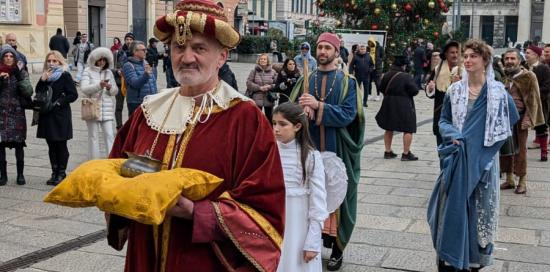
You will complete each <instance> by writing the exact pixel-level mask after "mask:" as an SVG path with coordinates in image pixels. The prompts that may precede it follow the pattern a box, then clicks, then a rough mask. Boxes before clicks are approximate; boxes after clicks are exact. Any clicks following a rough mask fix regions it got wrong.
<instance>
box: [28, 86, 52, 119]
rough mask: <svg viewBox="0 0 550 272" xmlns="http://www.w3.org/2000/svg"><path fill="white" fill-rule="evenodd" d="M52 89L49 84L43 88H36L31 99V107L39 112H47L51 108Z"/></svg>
mask: <svg viewBox="0 0 550 272" xmlns="http://www.w3.org/2000/svg"><path fill="white" fill-rule="evenodd" d="M52 95H53V89H52V86H50V84H47V85H46V88H44V89H37V90H36V94H35V95H34V99H33V102H32V103H33V109H34V110H36V111H38V112H40V113H47V112H50V111H51V110H52V109H53V103H52Z"/></svg>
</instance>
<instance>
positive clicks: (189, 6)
mask: <svg viewBox="0 0 550 272" xmlns="http://www.w3.org/2000/svg"><path fill="white" fill-rule="evenodd" d="M176 9H177V10H184V11H186V10H192V11H195V12H204V13H213V14H215V15H216V16H217V17H220V18H221V19H223V20H225V21H226V22H227V16H225V12H224V11H223V10H220V9H218V8H213V7H205V6H203V5H197V4H192V3H181V2H180V3H179V4H177V5H176Z"/></svg>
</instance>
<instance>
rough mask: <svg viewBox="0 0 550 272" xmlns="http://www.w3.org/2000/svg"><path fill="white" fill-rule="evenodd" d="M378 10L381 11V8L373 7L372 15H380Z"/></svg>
mask: <svg viewBox="0 0 550 272" xmlns="http://www.w3.org/2000/svg"><path fill="white" fill-rule="evenodd" d="M380 12H382V10H380V8H375V9H374V15H376V16H378V15H380Z"/></svg>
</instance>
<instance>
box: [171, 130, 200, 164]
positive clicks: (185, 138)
mask: <svg viewBox="0 0 550 272" xmlns="http://www.w3.org/2000/svg"><path fill="white" fill-rule="evenodd" d="M195 125H196V123H195V124H190V125H189V129H188V130H186V131H185V132H184V135H183V141H182V142H181V146H180V150H179V151H178V157H177V158H176V164H175V165H176V166H175V167H181V164H182V162H183V156H184V155H185V151H186V150H187V144H188V143H189V140H191V135H192V134H193V130H195Z"/></svg>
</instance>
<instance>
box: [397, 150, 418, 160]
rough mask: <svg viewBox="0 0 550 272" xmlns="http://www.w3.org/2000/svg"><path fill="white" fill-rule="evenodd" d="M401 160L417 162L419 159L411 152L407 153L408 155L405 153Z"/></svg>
mask: <svg viewBox="0 0 550 272" xmlns="http://www.w3.org/2000/svg"><path fill="white" fill-rule="evenodd" d="M401 160H402V161H417V160H418V157H417V156H415V155H414V154H413V153H412V152H410V151H409V153H407V154H405V153H402V154H401Z"/></svg>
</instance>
